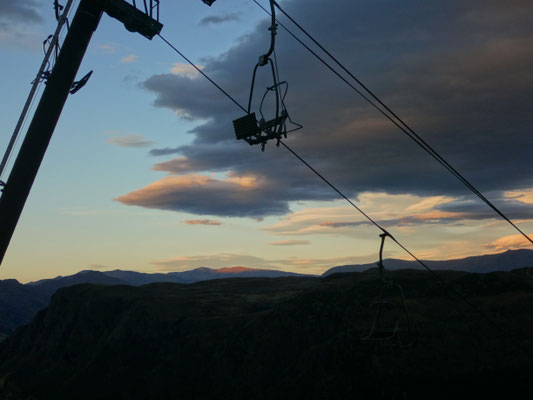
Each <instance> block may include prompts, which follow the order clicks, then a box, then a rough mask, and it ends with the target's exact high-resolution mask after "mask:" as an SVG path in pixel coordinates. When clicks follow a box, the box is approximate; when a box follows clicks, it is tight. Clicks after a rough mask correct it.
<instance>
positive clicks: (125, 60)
mask: <svg viewBox="0 0 533 400" xmlns="http://www.w3.org/2000/svg"><path fill="white" fill-rule="evenodd" d="M138 58H139V56H137V55H136V54H128V55H127V56H125V57H122V58H121V59H120V62H121V63H125V64H131V63H134V62H136V61H137V59H138Z"/></svg>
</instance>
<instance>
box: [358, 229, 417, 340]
mask: <svg viewBox="0 0 533 400" xmlns="http://www.w3.org/2000/svg"><path fill="white" fill-rule="evenodd" d="M379 236H380V238H381V245H380V249H379V262H378V263H377V265H378V268H379V276H380V280H381V289H380V291H379V295H378V298H377V299H376V300H375V301H373V302H372V303H371V307H377V311H376V314H375V317H374V321H373V323H372V326H371V327H370V331H369V332H368V334H367V335H366V336H364V337H362V338H361V341H362V342H364V343H375V344H377V345H383V346H385V345H388V346H398V347H402V348H407V347H411V346H412V345H414V344H415V341H414V335H413V332H412V326H411V325H412V323H411V318H410V315H409V311H408V308H407V302H406V300H405V294H404V292H403V289H402V287H401V286H400V285H399V284H398V283H396V282H394V281H389V280H386V279H385V273H384V272H385V267H384V265H383V247H384V245H385V239H386V238H387V236H388V237H391V236H390V234H389V233H388V232H384V233H382V234H380V235H379ZM398 297H399V299H400V300H399V304H398V302H396V303H394V302H393V301H392V298H398Z"/></svg>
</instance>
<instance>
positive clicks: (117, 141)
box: [107, 134, 154, 147]
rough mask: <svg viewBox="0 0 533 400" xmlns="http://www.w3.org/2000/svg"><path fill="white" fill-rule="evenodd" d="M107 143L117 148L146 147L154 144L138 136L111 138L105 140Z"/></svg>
mask: <svg viewBox="0 0 533 400" xmlns="http://www.w3.org/2000/svg"><path fill="white" fill-rule="evenodd" d="M107 143H111V144H114V145H115V146H119V147H147V146H150V145H151V144H153V143H154V142H153V141H151V140H148V139H146V138H145V137H144V136H142V135H139V134H131V135H122V136H112V137H110V138H108V139H107Z"/></svg>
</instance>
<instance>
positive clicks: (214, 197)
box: [115, 175, 287, 218]
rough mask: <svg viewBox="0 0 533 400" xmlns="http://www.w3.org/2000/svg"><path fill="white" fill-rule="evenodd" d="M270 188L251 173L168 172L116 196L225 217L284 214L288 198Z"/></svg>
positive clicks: (149, 205)
mask: <svg viewBox="0 0 533 400" xmlns="http://www.w3.org/2000/svg"><path fill="white" fill-rule="evenodd" d="M270 189H271V185H270V183H269V182H268V181H266V180H264V179H258V178H255V177H252V176H241V177H238V176H227V177H226V178H225V179H215V178H211V177H209V176H206V175H179V176H166V177H164V178H162V179H160V180H158V181H156V182H153V183H151V184H149V185H148V186H146V187H144V188H142V189H139V190H136V191H133V192H131V193H128V194H126V195H123V196H120V197H119V198H117V199H115V200H116V201H119V202H121V203H122V204H125V205H135V206H140V207H145V208H152V209H159V210H170V211H180V212H188V213H192V214H200V215H216V216H222V217H243V216H245V217H251V218H258V217H262V216H265V215H277V214H285V213H286V212H287V210H286V208H285V207H286V204H285V202H284V201H283V200H279V199H277V198H276V196H275V193H276V192H275V191H274V190H270ZM272 189H274V188H272ZM273 193H274V195H273Z"/></svg>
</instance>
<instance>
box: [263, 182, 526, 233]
mask: <svg viewBox="0 0 533 400" xmlns="http://www.w3.org/2000/svg"><path fill="white" fill-rule="evenodd" d="M357 202H358V204H359V206H360V207H361V208H362V209H364V210H365V211H366V213H367V215H369V216H370V217H371V218H372V219H373V220H375V221H376V222H377V223H378V224H379V225H381V226H383V227H385V228H387V229H390V228H396V230H398V229H400V228H405V227H420V226H423V225H425V226H429V225H435V224H437V225H441V226H442V227H443V228H444V227H445V226H456V225H457V224H460V225H463V224H471V222H472V221H480V222H483V221H486V222H488V223H491V222H492V221H495V220H496V221H499V217H498V215H497V214H496V213H495V212H494V211H492V210H490V209H488V210H487V209H486V206H485V205H484V204H482V203H481V202H480V201H474V200H472V199H470V198H466V199H465V198H462V197H457V198H453V197H445V198H444V197H443V198H435V197H428V198H424V197H420V196H415V195H391V194H387V193H366V192H365V193H362V194H360V195H359V197H358V199H357ZM495 202H496V203H497V205H498V206H499V207H500V208H502V209H505V210H507V212H508V214H509V216H510V217H511V218H513V219H515V220H521V221H527V220H529V221H531V220H533V206H532V205H528V204H524V203H520V202H519V201H518V200H516V199H514V198H505V197H503V198H502V197H498V198H497V199H496V200H495ZM339 204H340V203H339ZM371 225H372V224H371V223H370V222H369V221H368V220H367V219H366V218H364V217H363V216H361V215H360V214H359V213H357V212H356V211H355V210H354V209H353V208H352V207H348V206H338V207H327V206H321V207H310V208H304V209H301V210H298V211H296V212H293V213H290V214H287V215H285V216H284V217H283V218H282V219H281V220H280V221H278V222H276V223H275V224H273V225H270V226H267V227H265V228H263V229H265V230H266V231H269V232H271V233H274V234H277V235H290V236H295V235H313V234H328V235H337V234H348V235H353V234H354V230H355V228H358V227H365V229H366V227H367V226H371Z"/></svg>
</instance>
